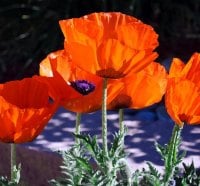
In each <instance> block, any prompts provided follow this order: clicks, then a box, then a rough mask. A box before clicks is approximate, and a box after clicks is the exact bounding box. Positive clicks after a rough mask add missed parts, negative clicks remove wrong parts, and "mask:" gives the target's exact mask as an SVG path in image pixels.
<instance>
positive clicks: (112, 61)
mask: <svg viewBox="0 0 200 186" xmlns="http://www.w3.org/2000/svg"><path fill="white" fill-rule="evenodd" d="M59 23H60V26H61V29H62V32H63V34H64V36H65V43H64V45H65V49H66V50H67V51H68V52H69V53H70V55H71V57H72V60H73V62H74V63H76V65H77V66H79V67H80V68H82V69H83V70H85V71H88V72H89V73H92V74H96V75H98V76H100V77H104V78H113V79H117V78H121V77H124V76H126V75H127V74H128V73H129V72H130V71H134V72H138V71H140V70H141V69H143V68H144V67H146V66H147V65H148V64H149V63H151V62H152V61H153V60H154V59H155V58H156V57H157V53H155V52H153V50H154V49H155V48H156V47H157V46H158V41H157V38H158V35H157V34H156V33H155V32H154V30H153V28H152V27H151V26H149V25H146V24H144V23H142V22H141V21H139V20H137V19H136V18H134V17H131V16H128V15H125V14H122V13H119V12H111V13H105V12H100V13H92V14H90V15H86V16H83V17H80V18H73V19H68V20H61V21H60V22H59Z"/></svg>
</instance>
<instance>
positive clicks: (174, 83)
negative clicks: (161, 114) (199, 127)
mask: <svg viewBox="0 0 200 186" xmlns="http://www.w3.org/2000/svg"><path fill="white" fill-rule="evenodd" d="M199 74H200V54H198V53H195V54H193V55H192V57H191V58H190V60H189V61H188V63H187V64H186V65H185V64H184V63H183V62H182V61H181V60H180V59H177V58H175V59H173V61H172V64H171V67H170V74H169V77H170V78H169V80H168V85H167V91H166V95H165V104H166V108H167V111H168V113H169V115H170V116H171V118H172V119H173V120H174V121H175V122H176V124H178V125H180V126H182V125H183V123H184V122H186V123H188V124H200V84H199Z"/></svg>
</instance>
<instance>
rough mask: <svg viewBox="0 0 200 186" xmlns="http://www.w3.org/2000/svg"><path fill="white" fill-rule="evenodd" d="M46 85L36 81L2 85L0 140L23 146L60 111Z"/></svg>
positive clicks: (13, 82) (26, 79)
mask: <svg viewBox="0 0 200 186" xmlns="http://www.w3.org/2000/svg"><path fill="white" fill-rule="evenodd" d="M57 106H58V104H57V102H56V101H54V102H52V101H51V102H50V100H49V90H48V86H47V84H45V83H42V82H40V81H38V80H36V79H35V78H25V79H23V80H21V81H10V82H7V83H4V84H0V110H1V111H0V123H1V124H0V141H2V142H5V143H24V142H29V141H32V140H33V139H35V138H36V137H37V136H38V135H39V134H40V133H41V131H42V130H43V128H44V127H45V125H46V124H47V122H48V121H49V119H50V118H51V117H52V116H53V114H54V113H55V111H56V109H57Z"/></svg>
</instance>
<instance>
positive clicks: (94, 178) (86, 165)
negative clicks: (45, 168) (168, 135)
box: [50, 133, 132, 186]
mask: <svg viewBox="0 0 200 186" xmlns="http://www.w3.org/2000/svg"><path fill="white" fill-rule="evenodd" d="M75 136H76V138H78V139H79V141H80V144H79V145H75V146H73V147H72V148H71V149H70V150H68V151H66V152H62V157H63V165H62V166H61V169H62V173H63V177H62V178H59V179H57V180H51V181H50V184H51V185H54V186H64V185H68V186H79V185H81V186H90V185H91V186H94V185H95V186H106V185H108V186H115V185H116V186H123V185H130V184H131V176H132V173H131V170H130V168H129V167H128V164H127V162H126V159H125V153H124V147H123V139H124V134H120V133H116V134H114V135H113V142H112V143H111V146H110V148H109V152H108V156H106V155H105V154H104V153H103V150H102V147H101V146H100V145H99V143H98V142H97V138H96V137H91V136H90V135H75Z"/></svg>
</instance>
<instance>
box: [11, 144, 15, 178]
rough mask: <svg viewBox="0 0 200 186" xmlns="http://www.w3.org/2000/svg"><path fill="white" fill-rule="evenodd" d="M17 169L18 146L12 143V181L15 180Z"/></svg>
mask: <svg viewBox="0 0 200 186" xmlns="http://www.w3.org/2000/svg"><path fill="white" fill-rule="evenodd" d="M15 168H16V144H14V143H11V145H10V173H11V181H12V182H14V180H15Z"/></svg>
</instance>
